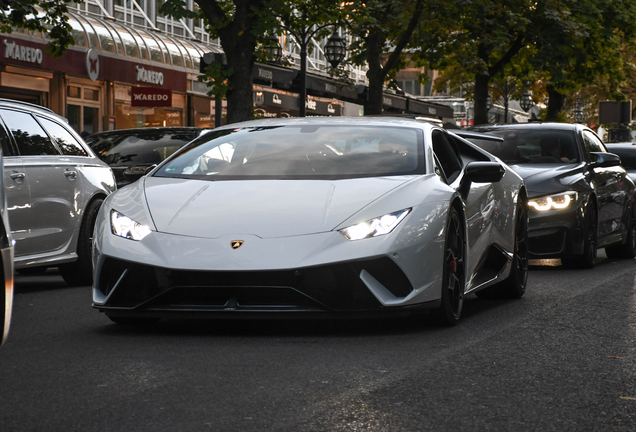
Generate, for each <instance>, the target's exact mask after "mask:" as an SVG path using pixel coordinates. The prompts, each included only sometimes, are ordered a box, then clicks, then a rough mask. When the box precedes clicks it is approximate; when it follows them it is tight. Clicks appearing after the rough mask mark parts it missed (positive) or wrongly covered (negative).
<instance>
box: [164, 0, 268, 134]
mask: <svg viewBox="0 0 636 432" xmlns="http://www.w3.org/2000/svg"><path fill="white" fill-rule="evenodd" d="M275 2H276V1H275V0H233V1H230V0H217V1H210V0H195V3H196V4H197V5H198V7H199V8H198V10H197V11H192V10H188V9H187V8H186V3H185V1H184V0H167V1H166V2H165V3H164V4H163V5H162V6H161V9H160V12H161V13H163V14H165V15H171V16H173V17H175V18H203V19H204V22H205V23H206V28H207V30H208V32H209V33H210V36H211V37H218V38H219V39H220V40H221V46H222V47H223V51H224V53H225V58H226V61H227V65H221V64H213V65H211V66H210V67H209V68H208V71H207V75H208V77H209V78H210V79H211V80H212V82H213V83H214V89H213V93H214V95H215V97H223V96H224V95H225V97H226V98H227V105H228V113H227V122H228V123H235V122H240V121H244V120H251V119H252V118H253V117H254V108H253V97H252V68H253V66H254V61H255V60H256V51H257V46H258V45H259V43H266V35H267V33H268V31H269V30H271V29H272V28H273V27H274V26H275V24H276V23H275V17H274V15H273V14H272V13H271V8H272V6H273V5H274V4H275Z"/></svg>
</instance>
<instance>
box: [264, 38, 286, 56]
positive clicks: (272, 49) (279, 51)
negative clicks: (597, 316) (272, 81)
mask: <svg viewBox="0 0 636 432" xmlns="http://www.w3.org/2000/svg"><path fill="white" fill-rule="evenodd" d="M268 39H269V44H268V45H267V46H266V47H265V51H267V61H268V62H270V63H278V62H279V61H280V59H281V57H282V56H283V48H282V47H281V46H280V43H279V42H278V36H277V35H276V33H274V32H272V33H270V34H269V36H268Z"/></svg>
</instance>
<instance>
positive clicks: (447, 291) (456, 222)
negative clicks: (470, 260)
mask: <svg viewBox="0 0 636 432" xmlns="http://www.w3.org/2000/svg"><path fill="white" fill-rule="evenodd" d="M443 265H444V269H443V273H442V304H441V305H440V307H439V308H438V309H436V310H435V312H434V315H435V320H436V321H437V322H438V323H439V324H442V325H448V326H454V325H456V324H457V322H458V321H459V318H460V317H461V314H462V308H463V306H464V289H465V265H466V264H465V260H464V225H463V224H462V222H461V219H460V218H459V213H458V212H457V210H456V209H455V208H454V207H451V209H450V212H449V215H448V223H447V225H446V241H445V243H444V263H443Z"/></svg>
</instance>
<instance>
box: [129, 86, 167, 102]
mask: <svg viewBox="0 0 636 432" xmlns="http://www.w3.org/2000/svg"><path fill="white" fill-rule="evenodd" d="M130 106H134V107H171V106H172V91H171V90H165V89H160V88H156V87H132V93H131V101H130Z"/></svg>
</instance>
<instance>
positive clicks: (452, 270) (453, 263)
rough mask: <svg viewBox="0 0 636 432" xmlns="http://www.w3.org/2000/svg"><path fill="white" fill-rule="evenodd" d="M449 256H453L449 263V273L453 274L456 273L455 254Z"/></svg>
mask: <svg viewBox="0 0 636 432" xmlns="http://www.w3.org/2000/svg"><path fill="white" fill-rule="evenodd" d="M451 254H452V255H453V259H452V260H451V262H450V263H449V264H450V266H449V270H450V272H451V273H453V274H455V273H457V259H456V258H455V254H454V253H452V252H451Z"/></svg>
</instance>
